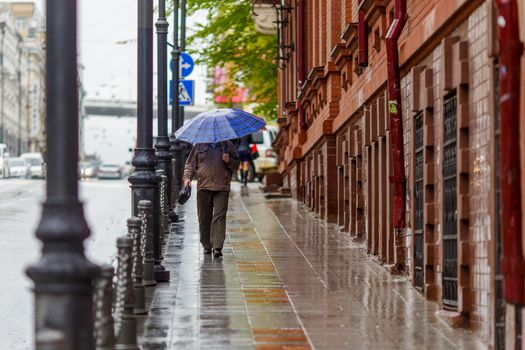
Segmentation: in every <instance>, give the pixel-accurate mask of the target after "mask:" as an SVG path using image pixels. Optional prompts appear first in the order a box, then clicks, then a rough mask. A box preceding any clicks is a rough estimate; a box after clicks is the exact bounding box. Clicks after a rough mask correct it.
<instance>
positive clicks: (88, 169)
mask: <svg viewBox="0 0 525 350" xmlns="http://www.w3.org/2000/svg"><path fill="white" fill-rule="evenodd" d="M78 166H79V169H80V177H81V178H83V179H87V178H94V177H97V175H98V169H99V166H98V165H97V164H96V163H95V162H80V163H79V165H78Z"/></svg>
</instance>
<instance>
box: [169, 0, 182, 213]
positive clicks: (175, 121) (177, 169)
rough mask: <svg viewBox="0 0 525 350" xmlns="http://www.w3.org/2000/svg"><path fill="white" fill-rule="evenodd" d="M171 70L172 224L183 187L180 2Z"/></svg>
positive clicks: (175, 6)
mask: <svg viewBox="0 0 525 350" xmlns="http://www.w3.org/2000/svg"><path fill="white" fill-rule="evenodd" d="M171 64H172V65H171V68H172V80H171V91H172V105H171V135H172V136H171V138H170V144H171V147H170V152H171V156H172V164H173V168H172V171H171V172H170V174H171V187H170V194H171V208H170V219H171V221H172V222H176V221H178V215H177V213H176V206H177V195H178V193H179V190H180V188H181V187H182V178H181V173H182V172H181V165H180V164H181V163H180V162H179V160H180V159H181V147H180V142H178V141H177V140H176V139H175V137H174V136H173V133H175V131H177V129H178V128H180V127H181V124H180V120H179V93H178V92H179V64H180V49H179V0H174V1H173V50H171Z"/></svg>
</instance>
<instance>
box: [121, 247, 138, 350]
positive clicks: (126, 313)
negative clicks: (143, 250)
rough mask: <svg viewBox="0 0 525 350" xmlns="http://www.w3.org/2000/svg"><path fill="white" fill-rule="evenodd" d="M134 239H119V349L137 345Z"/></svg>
mask: <svg viewBox="0 0 525 350" xmlns="http://www.w3.org/2000/svg"><path fill="white" fill-rule="evenodd" d="M132 249H133V241H132V240H131V238H129V237H119V238H118V239H117V250H118V255H117V256H118V268H117V300H116V303H115V334H116V339H117V341H116V346H115V349H117V350H120V349H122V350H124V349H126V350H135V349H137V350H138V349H139V348H138V346H137V320H136V318H135V315H133V306H134V296H133V281H132V280H131V272H132V271H131V270H132Z"/></svg>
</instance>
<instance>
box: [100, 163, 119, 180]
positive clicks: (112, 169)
mask: <svg viewBox="0 0 525 350" xmlns="http://www.w3.org/2000/svg"><path fill="white" fill-rule="evenodd" d="M122 175H123V171H122V168H121V167H120V165H118V164H114V163H102V165H101V166H100V168H98V175H97V177H98V178H99V179H122Z"/></svg>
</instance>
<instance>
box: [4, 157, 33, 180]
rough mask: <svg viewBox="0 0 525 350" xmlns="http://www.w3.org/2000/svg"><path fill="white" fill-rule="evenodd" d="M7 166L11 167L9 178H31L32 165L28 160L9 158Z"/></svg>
mask: <svg viewBox="0 0 525 350" xmlns="http://www.w3.org/2000/svg"><path fill="white" fill-rule="evenodd" d="M7 164H8V165H9V176H10V177H19V178H23V179H28V178H30V177H31V165H30V164H29V163H28V162H27V160H26V159H24V158H21V157H18V158H7Z"/></svg>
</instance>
